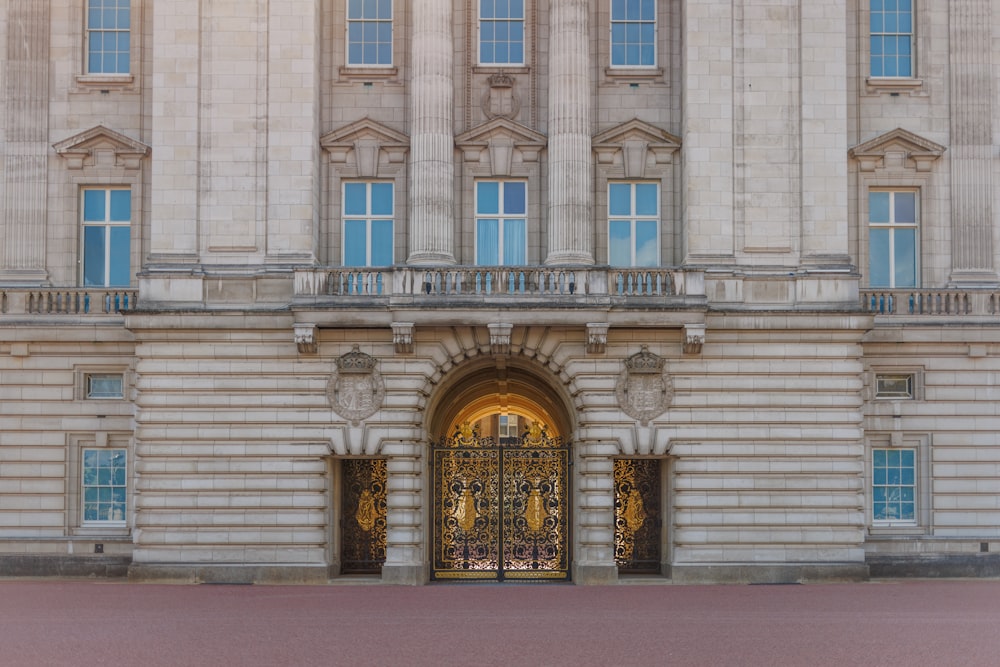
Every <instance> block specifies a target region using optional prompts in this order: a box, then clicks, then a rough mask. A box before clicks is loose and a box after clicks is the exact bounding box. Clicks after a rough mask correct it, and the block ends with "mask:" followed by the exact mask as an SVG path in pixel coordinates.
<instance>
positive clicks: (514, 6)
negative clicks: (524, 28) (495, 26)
mask: <svg viewBox="0 0 1000 667" xmlns="http://www.w3.org/2000/svg"><path fill="white" fill-rule="evenodd" d="M509 16H510V17H511V18H515V19H523V18H524V0H510V14H509Z"/></svg>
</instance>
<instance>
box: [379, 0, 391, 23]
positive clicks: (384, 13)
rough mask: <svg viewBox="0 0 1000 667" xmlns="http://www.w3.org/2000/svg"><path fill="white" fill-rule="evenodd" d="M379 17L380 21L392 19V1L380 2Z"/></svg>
mask: <svg viewBox="0 0 1000 667" xmlns="http://www.w3.org/2000/svg"><path fill="white" fill-rule="evenodd" d="M378 17H379V18H380V19H391V18H392V0H378Z"/></svg>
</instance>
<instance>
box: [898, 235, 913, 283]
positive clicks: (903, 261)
mask: <svg viewBox="0 0 1000 667" xmlns="http://www.w3.org/2000/svg"><path fill="white" fill-rule="evenodd" d="M894 240H895V251H896V252H895V260H896V266H895V269H896V272H895V282H894V283H893V286H894V287H916V286H917V252H916V230H914V229H897V230H895V238H894Z"/></svg>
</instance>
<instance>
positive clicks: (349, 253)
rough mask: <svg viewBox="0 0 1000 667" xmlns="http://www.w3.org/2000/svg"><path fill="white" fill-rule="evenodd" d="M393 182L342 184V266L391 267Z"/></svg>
mask: <svg viewBox="0 0 1000 667" xmlns="http://www.w3.org/2000/svg"><path fill="white" fill-rule="evenodd" d="M392 211H393V192H392V183H380V182H350V183H344V216H343V220H344V266H391V265H392V246H393V234H392Z"/></svg>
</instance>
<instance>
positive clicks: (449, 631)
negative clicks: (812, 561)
mask: <svg viewBox="0 0 1000 667" xmlns="http://www.w3.org/2000/svg"><path fill="white" fill-rule="evenodd" d="M998 664H1000V581H997V580H975V581H971V580H962V581H904V582H891V583H869V584H831V585H804V586H671V585H651V586H642V585H624V586H616V587H582V586H569V585H531V586H529V585H454V584H449V585H431V586H424V587H419V588H408V587H396V586H378V585H376V586H205V585H203V586H161V585H139V584H124V583H110V582H91V581H23V580H7V581H0V665H3V666H4V667H8V666H11V667H13V666H19V665H30V666H43V665H75V666H80V665H83V666H95V667H97V666H100V667H103V666H104V665H116V666H121V665H151V666H153V665H170V666H178V665H191V666H194V665H213V666H218V665H268V666H270V665H352V666H353V665H359V666H367V665H406V666H409V665H413V666H420V665H439V666H445V667H447V666H450V665H456V666H459V665H461V666H464V665H505V666H506V665H519V666H520V665H523V666H525V667H535V666H544V665H553V666H555V665H573V666H588V665H602V666H603V665H627V666H630V665H712V666H715V665H808V666H814V665H815V666H820V665H838V666H844V665H905V666H906V667H914V666H917V665H934V666H942V665H948V666H951V665H998Z"/></svg>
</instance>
